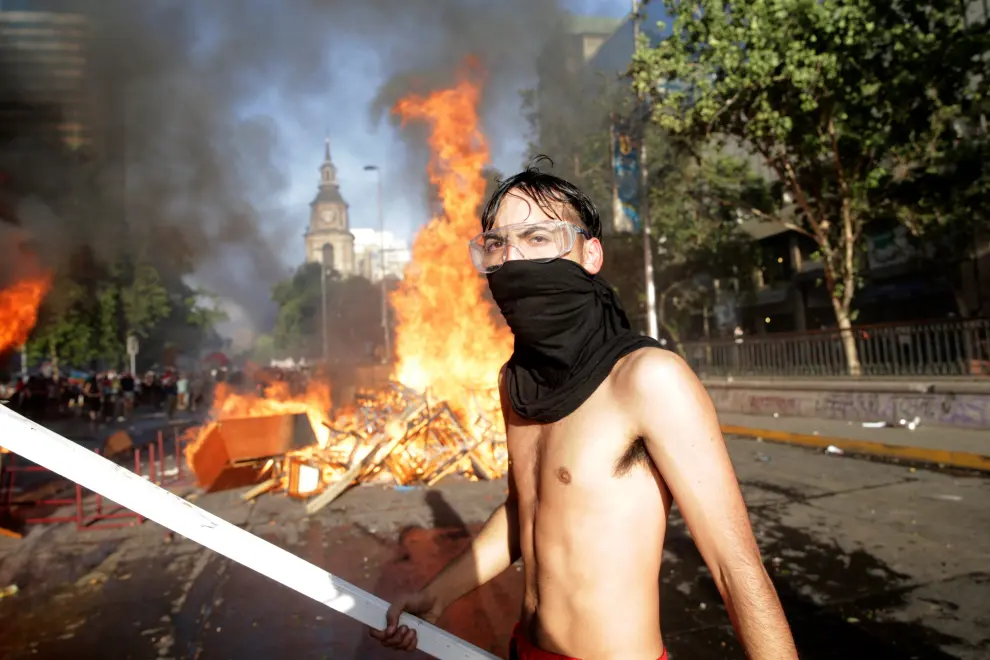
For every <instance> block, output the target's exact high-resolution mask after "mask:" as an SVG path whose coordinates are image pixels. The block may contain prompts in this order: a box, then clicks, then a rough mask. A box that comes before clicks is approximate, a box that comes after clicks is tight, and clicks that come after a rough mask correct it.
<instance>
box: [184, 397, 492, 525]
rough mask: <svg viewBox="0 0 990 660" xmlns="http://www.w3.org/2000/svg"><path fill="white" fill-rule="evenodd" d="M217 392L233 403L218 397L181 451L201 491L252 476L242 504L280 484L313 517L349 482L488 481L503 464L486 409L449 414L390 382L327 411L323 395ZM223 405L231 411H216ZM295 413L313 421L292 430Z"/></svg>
mask: <svg viewBox="0 0 990 660" xmlns="http://www.w3.org/2000/svg"><path fill="white" fill-rule="evenodd" d="M226 396H227V397H230V398H236V399H237V401H236V405H233V404H229V402H228V405H226V406H225V405H224V403H225V402H221V404H220V406H218V407H215V409H216V410H219V411H220V418H219V419H217V420H215V421H213V422H210V423H209V424H207V425H205V426H203V427H198V428H195V429H192V430H191V431H190V432H189V434H190V435H189V440H190V445H189V447H188V448H187V450H186V457H187V460H188V462H189V464H190V466H191V467H192V469H193V471H194V472H195V473H196V475H197V478H198V480H199V482H200V485H201V486H202V487H203V488H205V489H206V490H207V491H208V492H210V491H218V490H226V489H229V488H235V487H240V486H246V485H251V484H254V486H253V487H252V488H251V489H250V490H248V491H247V492H245V493H244V494H243V495H242V496H241V499H242V500H243V501H245V502H250V501H252V500H254V499H256V498H258V497H260V496H261V495H263V494H266V493H273V492H283V493H285V494H287V495H288V496H290V497H293V498H296V499H301V500H305V501H306V512H307V514H310V515H312V514H314V513H316V512H317V511H319V510H321V509H323V508H324V507H326V506H328V505H329V504H330V503H331V502H333V501H334V500H335V499H336V498H337V497H339V496H340V495H341V494H342V493H344V492H345V491H346V490H347V489H348V488H350V487H351V486H352V485H355V484H358V483H393V484H395V485H396V486H398V487H403V486H418V485H421V486H433V485H434V484H436V483H437V482H438V481H440V480H441V479H443V478H444V477H446V476H449V475H451V474H461V475H464V476H466V477H467V478H469V479H473V480H486V481H489V480H493V479H497V478H499V477H501V476H502V475H503V474H504V472H505V470H506V467H507V463H508V452H507V449H506V446H505V437H504V433H503V432H502V431H501V430H500V429H501V425H500V424H498V423H496V422H497V420H492V419H489V417H490V416H491V415H490V414H485V412H484V411H479V410H476V411H472V412H473V413H474V414H473V415H471V414H468V412H467V411H462V412H460V413H458V412H455V411H454V409H453V408H452V407H451V406H450V404H448V403H447V402H434V401H430V400H429V397H428V396H427V395H426V394H423V393H419V392H416V391H414V390H411V389H409V388H406V387H403V386H402V385H399V384H397V383H390V384H389V385H388V386H387V387H385V388H383V389H382V390H379V391H377V392H373V393H362V394H359V395H358V397H357V398H356V403H355V405H354V406H353V407H352V408H351V409H350V410H348V411H345V412H342V413H340V414H337V415H334V416H331V412H330V402H329V397H328V396H327V397H324V398H322V399H321V397H319V396H315V397H314V396H302V397H289V396H282V397H279V396H278V393H277V392H276V395H275V397H274V398H273V399H267V398H260V397H255V396H254V395H250V394H246V395H239V394H233V393H229V394H226ZM293 404H295V405H293ZM225 408H226V409H228V410H231V411H232V412H233V414H234V415H236V416H233V417H230V416H226V417H225V416H223V411H224V409H225ZM289 418H297V419H295V420H289ZM465 420H470V423H467V422H466V421H465ZM300 421H301V422H302V424H303V426H305V427H309V426H312V427H313V428H312V429H309V428H306V429H305V430H304V432H303V433H302V434H301V437H300V431H299V422H300ZM314 422H315V423H314ZM317 424H318V427H317Z"/></svg>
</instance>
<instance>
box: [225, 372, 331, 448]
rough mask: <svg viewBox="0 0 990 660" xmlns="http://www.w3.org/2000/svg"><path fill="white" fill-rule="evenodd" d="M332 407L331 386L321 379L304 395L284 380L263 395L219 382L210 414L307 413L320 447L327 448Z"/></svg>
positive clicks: (261, 415)
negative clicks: (241, 391)
mask: <svg viewBox="0 0 990 660" xmlns="http://www.w3.org/2000/svg"><path fill="white" fill-rule="evenodd" d="M330 406H331V401H330V385H329V384H327V383H326V382H321V381H320V380H318V379H314V380H311V381H309V382H308V383H307V385H306V391H305V392H304V393H303V394H294V393H293V392H291V391H290V389H289V383H287V382H285V381H275V382H273V383H270V384H269V385H268V386H267V388H266V390H265V397H264V398H261V397H258V396H252V395H243V394H238V393H237V392H235V391H234V390H232V389H229V388H228V387H226V386H224V384H223V383H220V384H219V385H218V386H217V388H216V390H215V391H214V401H213V408H212V411H211V416H212V417H213V418H215V419H232V418H237V417H263V416H267V415H292V414H299V413H305V414H306V416H307V417H309V423H310V424H311V425H312V426H313V431H314V432H315V433H316V439H317V441H318V442H319V444H320V447H325V446H326V445H327V442H328V441H329V439H330V429H329V428H327V424H329V423H330Z"/></svg>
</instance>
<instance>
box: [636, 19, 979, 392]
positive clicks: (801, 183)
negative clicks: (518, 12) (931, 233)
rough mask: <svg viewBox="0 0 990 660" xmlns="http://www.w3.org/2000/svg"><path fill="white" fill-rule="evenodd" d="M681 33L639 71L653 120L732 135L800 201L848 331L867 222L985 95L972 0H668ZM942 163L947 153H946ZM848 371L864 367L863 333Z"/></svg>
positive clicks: (798, 225)
mask: <svg viewBox="0 0 990 660" xmlns="http://www.w3.org/2000/svg"><path fill="white" fill-rule="evenodd" d="M665 5H666V8H667V10H668V15H669V16H671V17H672V19H673V25H672V28H673V29H672V35H671V37H670V38H668V39H667V40H665V41H663V42H661V43H660V44H659V45H657V46H656V47H655V48H648V47H647V46H646V44H645V43H642V44H641V45H640V48H639V49H638V51H637V54H636V56H635V59H634V62H633V65H632V68H631V73H632V75H633V77H634V86H635V88H636V90H637V91H638V92H640V93H643V94H648V95H650V96H651V98H652V99H653V101H654V104H655V112H654V119H655V121H656V122H657V123H658V124H659V125H660V126H662V127H663V128H665V129H666V130H668V131H670V132H671V133H672V134H674V135H676V136H679V137H681V138H683V139H686V140H688V141H692V142H694V143H699V144H707V143H708V142H709V141H710V140H711V139H713V138H716V139H723V140H726V139H731V140H736V141H738V142H739V143H741V144H742V145H743V146H744V147H745V148H747V149H749V150H751V151H752V152H753V153H755V154H758V155H759V156H760V157H761V158H762V160H763V161H764V162H765V163H766V165H767V166H768V167H769V168H770V169H771V170H772V171H773V172H774V174H775V175H776V177H777V178H778V180H779V181H780V182H781V184H782V185H783V186H784V188H785V189H786V190H787V191H788V192H789V193H790V194H791V195H792V196H793V199H794V202H795V203H796V205H797V207H798V210H797V212H796V214H795V215H794V216H793V217H792V218H777V219H783V220H786V221H788V222H789V223H790V224H791V226H792V227H793V228H795V229H797V230H799V231H801V232H802V233H805V234H807V235H808V236H811V237H812V238H813V239H814V240H815V241H816V243H817V244H818V247H819V251H820V254H821V257H822V263H823V267H824V271H825V273H824V275H825V283H826V286H827V288H828V291H829V293H830V295H831V297H832V305H833V309H834V311H835V314H836V318H837V321H838V325H839V327H840V328H843V329H847V328H849V326H850V322H851V311H852V302H853V295H854V292H855V288H856V285H857V282H858V280H859V273H858V271H859V269H860V266H861V263H860V262H861V254H862V251H863V250H862V248H863V229H864V226H865V224H866V223H867V222H869V221H870V220H871V218H873V217H875V213H877V212H878V210H879V209H877V208H876V207H875V206H874V205H872V204H871V202H872V201H873V200H876V199H883V198H885V197H886V193H887V191H888V190H889V189H890V187H891V186H892V185H893V184H895V183H896V182H897V181H898V179H900V180H903V179H904V178H905V176H904V174H905V173H906V172H914V171H916V170H917V169H918V168H925V167H927V166H930V165H928V164H929V163H932V159H931V157H930V154H931V150H932V147H933V145H935V144H939V143H940V142H942V141H943V140H944V139H945V138H946V137H947V136H948V135H950V134H951V133H952V131H954V130H955V129H954V126H956V125H957V123H958V122H959V121H963V120H966V119H967V118H970V117H972V112H973V108H974V107H975V106H976V105H977V104H979V103H980V102H982V100H983V97H984V94H985V84H982V85H981V84H975V81H978V80H984V81H985V80H987V79H990V78H988V77H987V75H986V74H987V73H990V72H988V71H986V67H987V66H988V63H987V62H988V61H987V59H986V58H983V57H980V56H981V55H982V54H983V53H985V52H987V51H988V50H990V42H988V40H987V30H986V27H985V26H967V25H966V24H965V22H964V17H963V12H964V8H965V5H964V3H959V2H956V1H955V0H932V1H928V2H923V3H916V2H909V1H900V0H728V1H725V0H665ZM936 160H937V159H936ZM846 337H847V341H846V351H847V359H848V362H849V367H850V372H851V373H858V368H859V367H858V357H857V356H856V354H855V344H854V342H853V341H852V335H851V333H847V335H846Z"/></svg>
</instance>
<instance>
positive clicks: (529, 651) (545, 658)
mask: <svg viewBox="0 0 990 660" xmlns="http://www.w3.org/2000/svg"><path fill="white" fill-rule="evenodd" d="M512 644H513V645H514V646H515V655H514V656H510V657H512V658H514V659H518V660H579V659H578V658H572V657H570V656H566V655H561V654H559V653H554V652H553V651H544V650H543V649H541V648H540V647H538V646H536V645H535V644H533V643H532V642H530V641H529V639H527V638H526V635H524V634H523V631H522V627H521V626H520V625H519V624H518V623H517V624H516V627H515V628H514V629H513V631H512ZM658 660H667V649H664V650H663V655H661V656H660V657H659V658H658Z"/></svg>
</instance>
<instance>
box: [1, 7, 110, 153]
mask: <svg viewBox="0 0 990 660" xmlns="http://www.w3.org/2000/svg"><path fill="white" fill-rule="evenodd" d="M88 39H89V23H88V21H87V19H86V18H85V17H84V16H82V15H80V14H73V13H60V12H45V11H15V10H11V9H3V8H2V5H0V70H2V71H3V76H4V79H3V80H0V133H2V134H5V135H8V136H17V137H18V138H31V137H33V138H35V139H43V140H48V139H51V138H53V137H54V138H56V139H57V140H59V141H60V142H61V143H62V144H64V145H65V146H66V147H68V148H70V149H72V150H77V149H82V148H88V147H91V146H92V142H93V135H92V115H93V103H92V100H93V99H92V98H91V94H90V90H89V86H88V85H87V57H86V50H87V41H88Z"/></svg>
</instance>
